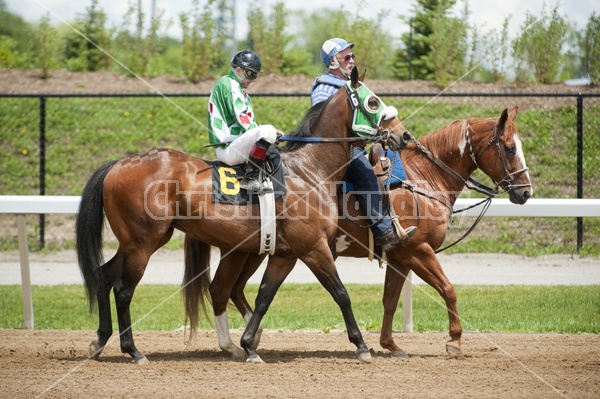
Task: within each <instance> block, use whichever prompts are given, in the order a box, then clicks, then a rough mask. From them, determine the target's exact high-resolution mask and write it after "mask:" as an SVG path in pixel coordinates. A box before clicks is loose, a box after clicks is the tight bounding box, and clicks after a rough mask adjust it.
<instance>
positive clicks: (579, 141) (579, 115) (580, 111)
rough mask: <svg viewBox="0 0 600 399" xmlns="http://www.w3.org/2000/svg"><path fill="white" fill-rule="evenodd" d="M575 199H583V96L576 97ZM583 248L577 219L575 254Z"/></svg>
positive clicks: (581, 224)
mask: <svg viewBox="0 0 600 399" xmlns="http://www.w3.org/2000/svg"><path fill="white" fill-rule="evenodd" d="M577 198H583V96H582V95H581V93H579V95H578V96H577ZM582 246H583V218H581V217H578V218H577V252H579V250H580V249H581V247H582Z"/></svg>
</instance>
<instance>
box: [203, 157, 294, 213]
mask: <svg viewBox="0 0 600 399" xmlns="http://www.w3.org/2000/svg"><path fill="white" fill-rule="evenodd" d="M211 164H212V179H213V193H212V200H213V202H219V203H227V204H232V205H252V204H258V203H259V193H254V192H249V191H247V190H245V189H242V188H241V187H240V183H239V182H240V180H241V179H242V178H243V177H244V173H245V168H244V164H239V165H227V164H224V163H222V162H219V161H214V162H212V163H211ZM284 174H285V173H284V168H283V165H282V164H281V156H280V155H279V152H278V151H277V147H275V146H271V148H269V151H268V153H267V158H266V159H265V163H264V164H263V167H262V170H261V172H260V174H259V178H261V179H265V180H270V182H271V183H272V186H273V193H274V196H275V198H280V197H282V196H283V195H285V193H286V187H285V177H284Z"/></svg>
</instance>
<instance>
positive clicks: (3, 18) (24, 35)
mask: <svg viewBox="0 0 600 399" xmlns="http://www.w3.org/2000/svg"><path fill="white" fill-rule="evenodd" d="M2 36H4V37H8V38H10V39H11V40H8V39H5V40H4V42H5V44H6V43H8V42H11V44H10V45H9V47H10V49H11V50H10V57H11V58H14V59H15V62H17V64H18V63H19V62H20V61H22V59H23V57H22V56H23V55H25V54H26V53H27V52H28V51H29V49H30V47H31V40H30V39H31V27H30V26H29V24H27V23H26V22H25V21H24V20H23V18H21V17H20V16H18V15H15V14H13V13H10V12H8V11H6V10H5V9H0V37H2ZM23 62H24V61H23Z"/></svg>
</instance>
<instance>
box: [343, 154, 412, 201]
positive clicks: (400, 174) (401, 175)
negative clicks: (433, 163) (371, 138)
mask: <svg viewBox="0 0 600 399" xmlns="http://www.w3.org/2000/svg"><path fill="white" fill-rule="evenodd" d="M385 156H386V157H387V158H388V159H389V160H390V161H391V160H392V159H393V160H394V163H393V165H392V179H391V182H390V186H395V185H396V184H400V183H402V181H403V180H406V179H407V177H406V171H405V170H404V164H403V163H402V158H401V157H400V154H394V152H393V151H392V150H390V149H387V150H386V151H385ZM383 185H384V186H387V179H385V180H384V181H383ZM342 191H343V192H344V193H348V192H351V191H354V184H353V183H352V182H349V181H346V180H345V181H344V184H342Z"/></svg>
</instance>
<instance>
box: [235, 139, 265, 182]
mask: <svg viewBox="0 0 600 399" xmlns="http://www.w3.org/2000/svg"><path fill="white" fill-rule="evenodd" d="M270 146H271V143H269V142H268V141H266V140H263V139H260V140H258V141H257V142H256V143H255V144H254V146H253V147H252V149H251V150H250V155H249V159H248V162H247V163H246V166H245V173H244V177H242V180H241V181H240V188H244V189H246V190H248V191H253V192H265V191H267V190H270V188H269V187H268V186H267V185H266V184H264V182H263V181H261V180H260V178H259V174H260V171H261V170H262V166H263V164H264V163H265V159H266V158H267V150H268V149H269V147H270Z"/></svg>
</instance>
